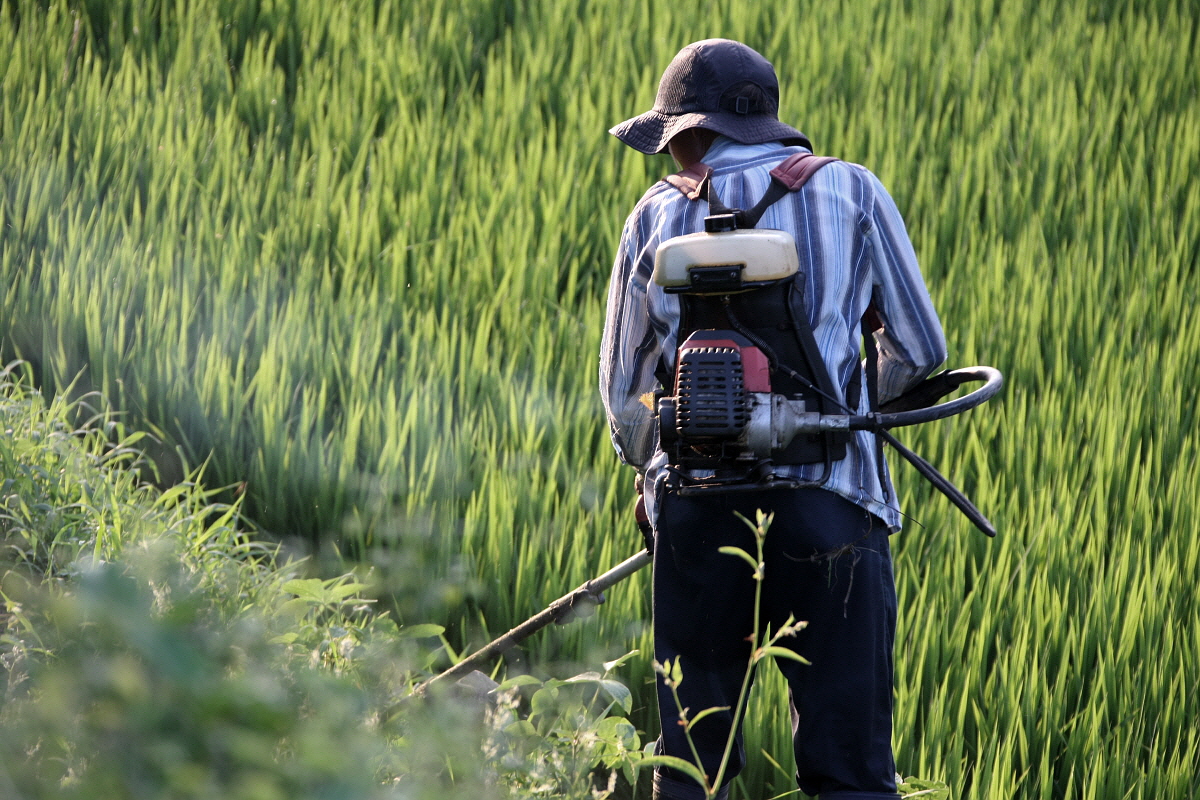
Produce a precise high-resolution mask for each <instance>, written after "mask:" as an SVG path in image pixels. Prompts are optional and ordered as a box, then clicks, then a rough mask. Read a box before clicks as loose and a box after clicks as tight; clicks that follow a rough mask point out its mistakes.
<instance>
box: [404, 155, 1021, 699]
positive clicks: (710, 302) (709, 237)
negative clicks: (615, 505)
mask: <svg viewBox="0 0 1200 800" xmlns="http://www.w3.org/2000/svg"><path fill="white" fill-rule="evenodd" d="M806 160H808V163H807V164H806V163H804V162H805V161H806ZM833 160H834V159H817V158H815V157H812V156H810V155H809V154H807V153H805V154H802V155H801V156H798V157H793V159H789V160H788V161H785V162H784V164H782V165H780V167H777V168H776V169H775V170H772V172H771V175H772V178H773V183H772V188H771V190H770V191H769V192H768V194H767V195H766V196H765V197H764V198H763V199H762V200H761V201H760V202H759V203H758V204H757V205H756V206H755V207H754V208H753V209H751V210H750V211H749V212H745V211H731V210H730V209H727V208H725V207H724V206H723V205H721V204H720V202H719V200H717V199H716V198H715V197H713V196H711V195H709V196H708V197H707V199H708V201H709V204H710V207H711V209H712V210H713V212H714V213H713V214H712V215H710V216H709V217H707V218H706V219H705V231H704V232H702V233H694V234H689V235H686V236H679V237H675V238H672V239H668V240H666V241H665V242H663V243H662V244H661V245H659V247H658V250H657V252H656V253H655V264H654V278H653V279H654V282H655V283H656V284H658V285H659V286H661V287H662V288H663V290H664V291H666V292H668V293H674V294H680V295H682V296H683V297H684V298H685V299H686V302H685V303H684V304H683V305H684V306H685V309H690V312H691V313H690V322H685V323H684V324H683V325H682V326H681V330H683V331H685V332H686V331H690V333H689V334H688V335H687V337H686V338H685V339H684V341H683V343H682V344H681V345H680V346H679V348H678V352H677V353H676V359H675V371H674V379H673V380H669V379H668V380H663V377H665V376H660V382H661V383H662V384H663V385H664V386H666V385H667V384H668V383H670V384H671V386H672V393H671V394H667V393H666V391H665V390H663V391H661V392H659V393H658V394H657V395H656V400H657V413H658V422H659V426H658V427H659V437H660V439H659V444H660V446H661V447H662V449H663V451H664V452H666V453H667V454H668V456H669V457H670V461H671V464H672V466H673V471H675V472H676V473H677V474H680V473H683V472H684V471H688V470H691V471H700V472H701V474H706V475H710V476H711V477H704V478H698V479H692V480H689V481H687V482H685V483H683V484H682V485H681V486H679V488H678V490H679V491H680V492H682V493H688V492H721V491H753V490H756V489H764V488H775V487H780V486H788V485H793V486H797V485H801V484H800V483H799V482H796V481H790V480H789V479H787V478H786V477H784V478H781V477H778V476H776V475H775V474H774V472H773V466H774V465H775V464H777V463H778V464H795V463H816V462H819V461H824V462H825V463H826V466H827V467H828V466H829V464H831V463H832V462H833V461H835V460H838V459H839V458H841V457H842V455H844V452H845V447H846V446H847V442H848V440H849V433H850V432H851V431H863V430H865V431H871V432H872V433H874V434H875V436H876V437H877V440H878V441H881V442H887V443H888V444H890V445H891V446H892V447H893V448H894V449H895V450H896V451H897V452H898V453H900V455H901V456H902V457H903V458H904V459H905V460H906V461H908V462H909V463H910V464H912V465H913V466H914V467H916V469H917V471H918V472H920V473H921V475H922V476H923V477H924V478H926V479H927V480H929V481H930V482H931V483H932V484H933V485H934V486H935V487H936V488H937V489H938V491H940V492H942V493H943V494H944V495H946V497H947V498H949V499H950V501H951V502H952V503H954V505H955V506H956V507H958V508H959V510H961V511H962V512H963V513H964V514H965V515H966V516H967V517H968V519H970V520H971V522H972V523H974V525H975V526H976V527H977V528H979V530H980V531H982V532H983V533H984V534H985V535H987V536H989V537H991V536H995V535H996V530H995V528H994V527H993V526H992V524H991V522H989V521H988V520H987V518H986V517H984V515H983V514H982V513H980V511H979V509H977V508H976V507H975V506H974V504H973V503H971V501H970V500H969V499H968V498H967V497H966V496H965V495H964V494H963V493H962V492H961V491H959V489H958V488H957V487H956V486H954V484H952V483H951V482H950V481H949V480H947V479H946V478H945V477H944V476H943V475H942V474H941V473H940V472H938V471H937V469H935V468H934V467H933V465H931V464H930V463H929V462H927V461H925V459H923V458H921V457H920V456H919V455H917V454H916V453H914V452H913V451H912V450H910V449H908V448H907V447H905V446H904V445H903V444H901V443H900V441H899V440H897V439H896V437H895V436H893V435H892V434H891V432H890V429H891V428H899V427H905V426H909V425H918V424H921V423H924V422H932V421H933V420H938V419H944V418H946V417H950V416H953V415H955V414H961V413H963V412H964V411H967V410H969V409H971V408H974V407H975V406H977V405H980V404H981V403H983V402H985V401H987V400H989V399H990V398H991V397H993V396H994V395H995V394H996V393H997V392H998V391H1000V387H1001V386H1002V385H1003V377H1002V376H1001V374H1000V372H999V371H998V370H996V369H994V368H992V367H985V366H977V367H968V368H965V369H955V370H948V371H945V372H942V373H940V374H938V375H935V376H933V377H931V378H929V379H927V380H925V381H923V382H922V383H921V384H919V385H918V386H917V387H915V388H914V389H912V390H910V391H909V392H907V393H905V394H904V395H902V396H901V397H899V398H897V399H895V400H893V401H891V402H889V403H887V404H885V405H884V406H882V407H881V408H880V409H878V410H873V411H872V412H871V413H869V414H858V413H855V411H854V408H853V407H854V406H855V405H857V401H856V399H854V398H848V402H843V401H841V400H839V399H838V398H837V396H836V392H834V391H833V389H832V385H831V383H830V382H829V380H828V374H827V370H826V369H825V367H824V364H823V362H821V360H820V355H819V352H817V351H816V344H815V341H814V340H813V335H812V331H811V328H809V327H808V325H807V322H804V323H803V324H800V320H799V319H797V317H798V315H797V314H795V313H794V309H793V310H789V309H790V306H789V302H788V300H787V298H788V297H789V296H790V295H789V294H788V290H790V289H791V288H792V287H791V286H790V284H791V282H793V281H795V280H797V278H798V276H799V275H800V274H801V273H800V265H799V259H798V256H797V249H796V243H795V240H794V239H793V237H792V235H791V234H789V233H787V232H786V231H778V230H756V229H754V224H755V223H756V222H757V221H758V219H759V218H760V217H761V214H762V212H763V210H765V208H766V207H767V206H768V205H770V203H772V202H774V201H775V200H778V199H779V198H780V197H782V196H783V194H785V193H786V192H788V191H796V190H798V189H799V188H800V186H802V185H803V184H804V182H805V181H806V180H807V179H808V177H810V176H811V175H812V173H813V172H815V171H816V170H817V169H819V168H820V167H821V166H823V165H824V164H826V163H829V162H830V161H833ZM701 166H702V167H703V165H701ZM704 169H705V170H706V169H707V168H704ZM695 174H696V175H699V179H698V180H697V179H695V178H694V177H686V175H685V173H680V174H679V175H676V176H671V178H668V182H671V183H672V185H675V186H676V188H679V189H680V191H682V192H684V193H685V194H687V195H688V196H689V198H691V199H695V197H697V196H702V195H703V194H704V193H705V192H706V189H705V186H706V184H707V183H708V181H707V172H698V173H695ZM680 175H685V181H684V182H682V185H681V182H680V181H679V177H680ZM672 179H675V180H672ZM747 223H748V224H747ZM764 290H776V294H775V296H774V297H772V294H771V292H770V291H764ZM764 299H766V300H768V301H769V302H760V301H763V300H764ZM735 309H736V311H735ZM780 309H783V312H780ZM784 312H786V313H784ZM780 313H783V316H781V317H778V318H776V316H772V315H779V314H780ZM789 314H790V316H789ZM685 316H689V315H688V314H685ZM743 320H745V321H743ZM785 328H786V329H791V330H793V331H794V333H795V336H794V337H792V336H784V337H780V336H772V335H771V334H769V333H768V334H763V333H762V332H768V331H774V330H781V329H785ZM863 333H864V336H863V340H864V342H865V343H866V346H867V356H868V358H867V367H868V383H869V384H873V372H874V363H873V362H874V358H875V353H874V338H873V336H871V331H870V330H868V327H867V326H866V325H864V331H863ZM768 337H770V338H772V341H767V338H768ZM781 352H782V353H783V354H784V355H786V356H787V357H786V358H781V356H780V354H781ZM800 362H806V363H800ZM977 382H982V384H983V385H982V386H980V387H979V388H977V389H975V390H973V391H971V392H970V393H968V394H966V395H964V396H962V397H958V398H956V399H954V400H950V401H947V402H943V403H939V402H938V401H939V400H941V399H942V398H944V397H946V396H948V395H950V394H951V393H953V392H955V391H956V390H957V389H958V388H959V387H960V386H963V385H965V384H969V383H977ZM852 389H855V391H856V390H857V389H856V387H852ZM870 389H872V390H873V385H872V386H871V387H870ZM872 394H873V391H872ZM879 461H880V464H881V469H882V457H881V458H880V459H879ZM826 474H828V469H827V470H826ZM807 485H811V484H807ZM638 511H639V520H638V522H639V525H640V526H642V528H643V533H645V532H646V528H647V527H648V522H646V520H645V518H644V516H643V512H642V508H641V501H640V497H639V503H638ZM650 561H651V555H650V550H649V549H648V548H647V549H645V550H642V551H641V552H639V553H637V554H636V555H634V556H632V557H630V558H628V559H626V560H625V561H623V562H622V563H621V564H619V565H617V566H616V567H614V568H612V569H611V570H609V571H608V572H606V573H604V574H603V575H600V576H599V577H597V578H594V579H592V580H590V581H587V582H585V583H584V584H582V585H581V586H579V587H578V588H576V589H575V590H574V591H572V592H570V593H569V594H566V595H564V596H563V597H560V598H559V599H558V600H556V601H554V602H553V603H551V604H550V605H549V606H548V607H547V608H546V609H545V610H543V611H541V612H540V613H538V614H537V615H535V616H533V617H531V618H530V619H528V620H526V621H525V622H524V623H522V624H521V625H518V626H517V627H515V628H513V629H512V630H510V631H509V632H508V633H506V634H504V635H503V636H501V637H499V638H497V639H495V640H494V641H492V642H491V643H489V644H488V645H486V646H485V647H483V648H482V649H480V650H478V651H476V652H475V653H473V654H471V655H470V656H468V657H466V658H464V659H462V660H461V661H459V662H458V663H457V664H456V665H454V666H453V667H451V668H450V669H448V670H446V671H445V672H443V673H441V674H440V675H437V676H435V677H433V678H431V679H429V680H428V681H426V682H424V683H422V684H420V685H419V686H418V687H417V688H416V690H415V694H417V695H422V694H424V693H425V692H426V691H427V690H428V689H429V687H431V686H433V685H435V684H439V683H444V682H446V681H449V680H452V679H456V678H461V677H462V676H465V675H467V674H468V673H469V672H471V671H472V670H474V669H475V667H477V666H479V665H480V664H482V663H483V662H484V661H485V660H487V659H488V658H491V657H493V656H497V655H500V654H502V653H504V652H505V651H506V650H508V649H509V648H511V647H513V646H514V645H516V644H517V643H519V642H520V641H522V640H523V639H525V638H527V637H528V636H530V635H531V634H533V633H535V632H536V631H538V630H541V629H542V628H543V627H545V626H546V625H548V624H550V623H551V622H559V623H564V622H567V621H569V620H570V619H572V618H573V617H575V616H581V615H584V614H586V613H589V612H590V609H591V608H593V607H594V606H595V605H597V604H600V603H603V602H604V591H605V590H606V589H608V588H609V587H611V586H613V585H614V584H616V583H619V582H620V581H622V580H624V579H625V578H627V577H629V576H630V575H632V574H634V573H635V572H637V571H638V570H640V569H642V568H643V567H644V566H646V565H647V564H649V563H650ZM485 680H486V677H485Z"/></svg>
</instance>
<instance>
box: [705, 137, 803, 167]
mask: <svg viewBox="0 0 1200 800" xmlns="http://www.w3.org/2000/svg"><path fill="white" fill-rule="evenodd" d="M777 151H778V152H779V154H780V157H781V158H782V157H785V156H787V155H790V154H791V153H799V152H808V151H807V150H806V149H805V148H803V147H799V146H792V147H788V146H785V145H784V144H783V142H763V143H762V144H742V143H741V142H735V141H734V140H733V139H730V138H729V137H728V136H718V137H717V138H716V139H714V140H713V143H712V144H711V145H710V146H709V148H708V150H707V151H706V152H705V153H704V158H703V159H702V161H703V162H704V163H705V164H708V165H709V166H710V167H712V168H713V169H716V168H718V167H723V166H726V165H729V164H738V163H741V162H743V161H749V160H750V159H753V158H758V157H760V156H765V155H770V154H771V153H775V152H777Z"/></svg>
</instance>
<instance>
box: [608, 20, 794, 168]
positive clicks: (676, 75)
mask: <svg viewBox="0 0 1200 800" xmlns="http://www.w3.org/2000/svg"><path fill="white" fill-rule="evenodd" d="M778 114H779V79H778V78H777V77H776V76H775V68H774V67H772V66H771V62H770V61H767V59H765V58H763V57H762V55H760V54H759V53H758V52H757V51H755V50H754V49H753V48H751V47H748V46H746V45H744V44H742V43H741V42H735V41H732V40H730V39H705V40H703V41H699V42H693V43H692V44H689V45H688V46H687V47H685V48H683V49H682V50H680V51H679V54H678V55H676V56H675V58H673V59H672V60H671V63H670V64H669V65H667V69H666V71H664V72H663V75H662V79H661V80H660V81H659V84H658V96H657V97H656V98H655V100H654V107H653V108H652V109H650V110H649V111H647V112H646V113H645V114H641V115H639V116H636V117H634V118H633V119H628V120H625V121H624V122H622V123H621V124H620V125H617V126H615V127H613V128H611V129H610V130H609V133H611V134H612V135H613V136H616V137H617V138H618V139H620V140H621V141H622V142H624V143H625V144H627V145H629V146H630V147H632V148H633V149H634V150H638V151H640V152H642V153H646V154H647V155H650V154H653V153H662V152H664V151H665V150H666V149H667V142H669V141H671V138H672V137H673V136H675V134H677V133H679V132H680V131H685V130H687V129H688V128H707V129H708V130H711V131H716V132H717V133H720V134H722V135H724V136H728V137H729V138H730V139H733V140H734V141H738V142H741V143H742V144H761V143H762V142H772V141H777V140H779V141H783V142H784V143H787V144H800V145H803V146H805V147H807V148H809V149H810V150H811V149H812V144H811V143H810V142H809V141H808V137H807V136H805V135H804V134H803V133H801V132H800V131H798V130H796V129H795V128H793V127H792V126H790V125H785V124H783V123H782V122H780V121H779V117H778Z"/></svg>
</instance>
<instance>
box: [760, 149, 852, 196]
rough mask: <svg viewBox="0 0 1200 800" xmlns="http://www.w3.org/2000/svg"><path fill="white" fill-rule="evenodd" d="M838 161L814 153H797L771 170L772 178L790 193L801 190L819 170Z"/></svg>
mask: <svg viewBox="0 0 1200 800" xmlns="http://www.w3.org/2000/svg"><path fill="white" fill-rule="evenodd" d="M837 160H838V159H836V158H834V157H832V156H814V155H813V154H812V153H797V154H796V155H794V156H790V157H789V158H788V159H787V160H786V161H784V162H783V163H782V164H780V165H779V166H777V167H776V168H775V169H773V170H771V177H772V178H774V179H775V180H777V181H779V182H780V183H782V184H783V185H784V187H785V188H786V189H787V190H788V191H789V192H795V191H798V190H799V189H800V187H801V186H803V185H804V184H805V183H807V182H808V179H809V178H811V177H812V176H813V173H815V172H816V171H817V170H819V169H820V168H821V167H823V166H825V165H826V164H829V163H831V162H834V161H837Z"/></svg>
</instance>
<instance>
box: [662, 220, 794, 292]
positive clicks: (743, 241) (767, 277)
mask: <svg viewBox="0 0 1200 800" xmlns="http://www.w3.org/2000/svg"><path fill="white" fill-rule="evenodd" d="M718 267H729V268H730V269H731V270H737V271H738V272H740V277H741V283H743V284H754V283H760V282H763V281H777V280H782V279H783V278H786V277H788V276H789V275H794V274H795V273H796V272H797V271H799V269H800V261H799V259H798V258H797V257H796V240H795V239H793V238H792V235H791V234H790V233H788V232H787V231H775V230H765V229H763V230H759V229H755V228H751V229H747V230H733V231H722V232H720V233H690V234H688V235H687V236H676V237H675V238H673V239H668V240H666V241H665V242H663V243H662V244H660V245H659V246H658V250H657V251H656V252H655V254H654V282H655V283H657V284H658V285H659V286H662V287H664V288H666V289H668V290H670V289H674V290H675V291H681V290H685V291H686V290H687V289H688V288H689V287H692V286H693V280H692V270H694V269H696V268H703V269H709V270H711V269H712V268H718ZM696 283H697V287H698V286H699V285H701V284H703V283H704V282H703V281H697V282H696ZM745 288H747V289H750V288H753V287H751V286H746V287H745ZM701 291H702V290H701ZM722 291H724V292H727V291H728V289H724V290H722Z"/></svg>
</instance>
